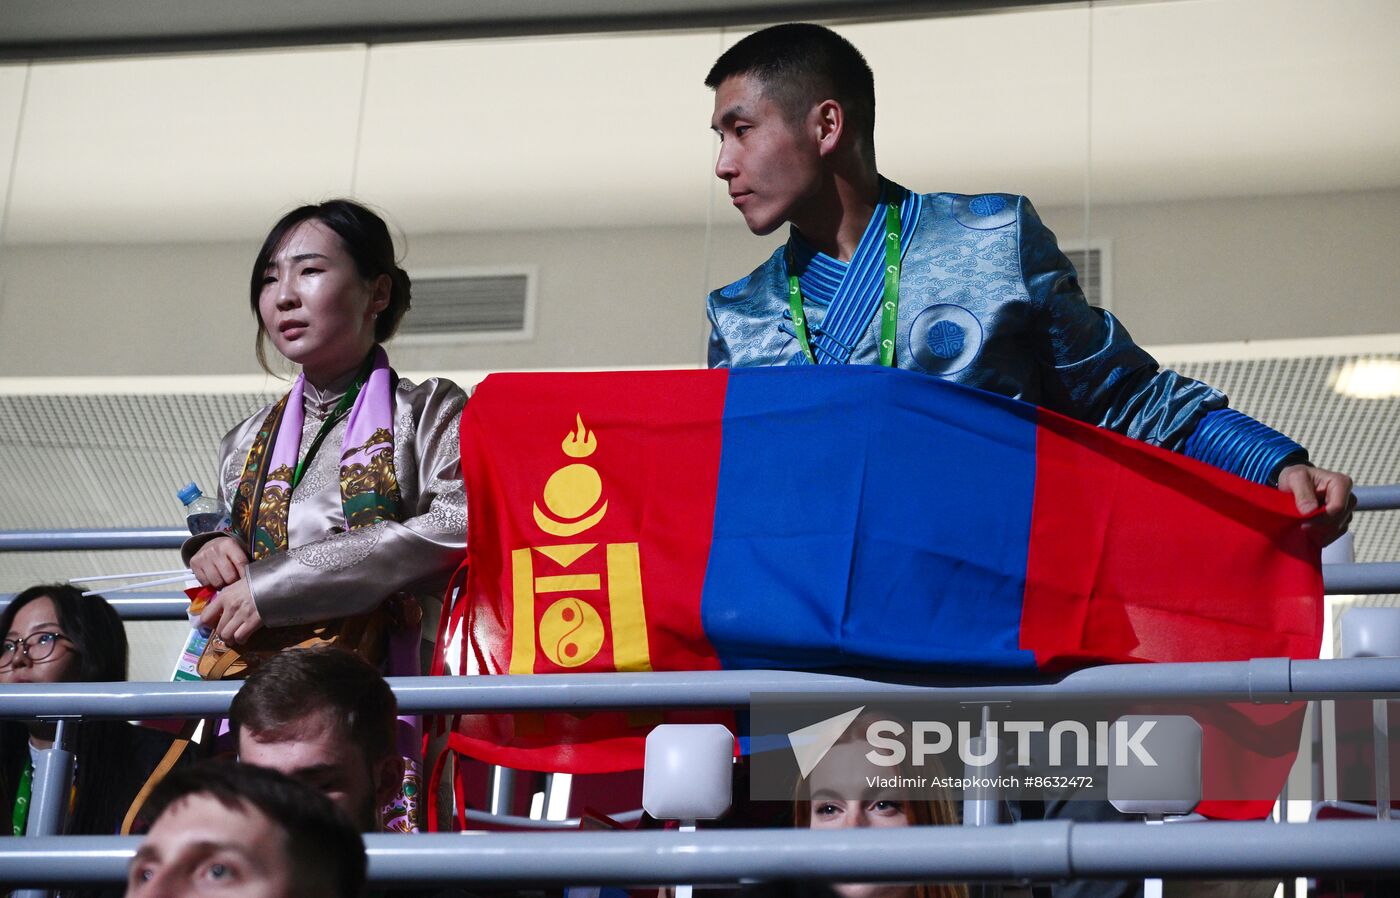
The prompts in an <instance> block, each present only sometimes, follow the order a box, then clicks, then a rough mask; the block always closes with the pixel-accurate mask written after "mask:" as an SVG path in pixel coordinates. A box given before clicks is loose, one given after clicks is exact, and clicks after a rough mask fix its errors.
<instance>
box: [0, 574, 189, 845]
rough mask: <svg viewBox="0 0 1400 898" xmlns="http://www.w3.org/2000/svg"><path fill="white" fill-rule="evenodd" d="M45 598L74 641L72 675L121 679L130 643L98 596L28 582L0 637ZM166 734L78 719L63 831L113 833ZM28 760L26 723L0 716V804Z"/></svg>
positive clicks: (7, 801) (0, 620)
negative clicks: (73, 780)
mask: <svg viewBox="0 0 1400 898" xmlns="http://www.w3.org/2000/svg"><path fill="white" fill-rule="evenodd" d="M42 598H48V599H49V600H50V601H52V602H53V607H54V611H55V612H56V615H55V616H56V617H57V618H58V620H57V621H55V623H57V624H58V625H59V627H60V628H61V629H62V630H63V632H64V635H66V636H67V637H68V638H69V639H70V640H72V644H73V650H74V651H75V652H77V653H78V657H79V664H78V668H77V672H76V673H75V675H74V679H75V681H78V682H89V683H104V682H120V681H122V680H125V679H126V666H127V642H126V631H125V630H124V629H123V628H122V622H121V618H120V617H119V616H118V615H117V612H116V610H115V609H114V608H112V606H111V605H109V604H107V600H106V599H104V598H102V597H101V596H97V595H93V596H85V595H83V594H82V592H81V591H80V590H78V589H75V588H74V587H72V586H68V585H66V584H61V583H55V584H47V585H42V586H31V587H30V588H29V589H26V590H25V591H24V592H21V593H20V594H18V595H16V596H15V597H14V599H12V600H11V601H10V604H9V605H7V606H6V607H5V609H4V610H3V611H0V636H3V635H4V634H5V633H8V632H10V629H11V627H12V626H13V624H14V619H15V615H16V614H17V613H18V612H19V610H20V609H21V608H23V607H24V606H26V605H28V604H30V603H31V602H35V601H37V600H39V599H42ZM169 742H170V739H169V737H166V736H164V735H163V734H157V733H152V732H149V731H141V732H138V728H137V727H133V726H131V725H130V724H128V723H126V722H125V721H121V720H90V721H83V722H82V723H80V724H79V725H78V727H77V738H75V739H73V740H72V742H71V745H72V748H73V751H74V754H75V755H76V756H77V768H76V769H77V779H78V782H77V786H78V789H77V802H76V804H75V805H74V807H73V813H72V814H71V815H69V819H68V823H67V826H66V831H67V832H69V833H74V834H82V835H111V834H113V833H115V832H116V831H117V828H118V827H119V826H120V825H121V823H122V820H123V818H124V817H125V815H126V811H127V809H128V808H129V807H130V806H131V802H132V799H133V798H134V797H135V792H136V790H137V789H138V788H139V786H140V784H141V781H143V780H144V778H145V776H146V775H147V774H149V773H150V771H151V768H152V767H153V766H154V761H153V760H152V759H151V758H150V756H151V755H152V754H153V753H154V754H156V757H155V759H154V760H159V754H160V753H161V752H162V751H163V746H168V745H169ZM28 763H29V728H28V726H27V725H25V724H24V723H20V722H16V721H4V722H0V808H5V809H8V808H12V807H14V802H15V792H16V790H17V788H18V783H19V779H20V776H21V775H22V774H23V772H24V768H25V766H26V765H27V764H28Z"/></svg>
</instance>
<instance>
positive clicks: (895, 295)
mask: <svg viewBox="0 0 1400 898" xmlns="http://www.w3.org/2000/svg"><path fill="white" fill-rule="evenodd" d="M899 227H900V225H899V206H898V205H896V204H895V203H889V204H887V205H886V206H885V288H884V293H883V295H882V296H881V298H880V364H881V365H884V366H885V367H886V368H893V367H894V333H895V324H896V323H897V319H898V317H899V266H900V262H899ZM791 272H792V266H791V264H789V266H788V305H789V306H790V307H791V308H792V330H793V333H794V334H796V335H797V342H798V344H799V345H800V346H801V347H802V352H803V353H804V354H806V356H807V360H808V361H809V362H811V363H812V364H813V365H815V364H816V363H817V357H816V355H815V354H813V352H812V340H811V338H810V337H809V336H808V335H807V316H806V314H804V313H803V311H802V287H801V285H800V284H799V283H798V282H797V275H795V274H792V273H791Z"/></svg>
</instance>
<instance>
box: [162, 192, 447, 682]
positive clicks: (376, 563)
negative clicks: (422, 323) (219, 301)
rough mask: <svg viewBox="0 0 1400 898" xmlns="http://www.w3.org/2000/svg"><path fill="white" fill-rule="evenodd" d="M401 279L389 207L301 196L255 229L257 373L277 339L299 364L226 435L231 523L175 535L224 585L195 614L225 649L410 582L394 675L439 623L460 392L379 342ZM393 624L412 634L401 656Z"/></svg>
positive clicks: (412, 669) (382, 597)
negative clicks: (278, 393) (258, 233)
mask: <svg viewBox="0 0 1400 898" xmlns="http://www.w3.org/2000/svg"><path fill="white" fill-rule="evenodd" d="M409 291H410V282H409V277H408V274H407V273H406V272H404V271H403V269H402V268H400V267H399V266H398V264H397V261H396V259H395V255H394V246H393V241H392V239H391V237H390V236H389V231H388V228H387V227H386V226H385V224H384V222H383V220H382V219H380V217H379V216H377V215H375V214H374V213H373V212H371V211H369V210H368V209H366V208H364V207H363V206H360V205H358V204H356V203H353V202H350V201H348V200H331V201H329V202H326V203H322V204H320V205H315V206H302V207H301V208H299V209H295V210H293V211H292V212H289V213H287V214H286V215H284V216H283V217H282V219H281V220H280V221H278V222H277V224H276V225H275V226H274V227H273V228H272V230H271V232H269V233H268V235H267V239H266V240H264V241H263V246H262V249H261V250H260V251H259V252H258V255H257V259H256V261H255V262H254V264H253V272H252V280H251V284H250V290H249V304H250V306H251V308H252V311H253V315H254V317H255V318H256V319H257V322H258V338H257V355H258V359H259V361H260V362H262V363H263V367H264V369H266V368H267V364H266V356H265V351H266V343H267V342H268V341H270V342H271V343H272V345H273V346H274V347H275V348H276V350H277V351H278V352H279V353H280V354H281V355H282V356H283V357H284V358H286V359H287V360H288V361H290V362H293V363H295V364H298V365H300V366H301V374H300V375H299V376H298V377H297V378H296V380H295V382H294V383H293V384H292V387H291V389H290V390H289V391H288V393H287V394H286V395H285V396H283V397H282V399H280V400H279V401H278V402H276V403H274V404H272V405H269V406H267V407H264V408H262V409H259V410H258V411H257V412H255V413H253V414H252V415H251V416H250V417H249V418H248V419H247V420H245V421H243V422H242V423H241V424H239V425H238V426H237V427H235V428H234V429H233V430H232V431H230V432H229V434H228V436H226V437H225V438H224V441H223V444H222V445H221V446H220V450H219V458H220V471H221V472H222V474H221V477H220V493H221V496H222V498H223V499H224V501H225V503H226V504H227V506H228V507H229V508H230V509H231V515H232V526H231V528H230V529H229V530H227V531H225V532H221V533H215V534H205V535H201V536H196V537H192V538H191V539H190V540H188V541H187V542H186V543H185V546H184V557H185V559H186V560H187V561H188V563H189V565H190V568H191V569H192V570H193V571H194V573H195V576H196V577H198V578H199V581H200V582H201V583H203V584H204V585H206V586H208V587H211V588H213V589H216V590H218V593H217V595H216V596H215V597H214V598H213V599H212V600H210V602H209V604H208V606H207V607H206V608H205V609H204V611H203V614H202V618H201V620H202V623H204V624H205V625H207V626H209V627H211V628H212V630H213V634H212V636H211V642H212V641H215V640H220V641H223V642H225V643H227V644H228V645H231V646H235V647H236V646H237V645H239V644H240V643H243V642H245V641H246V640H247V639H248V638H249V637H250V636H252V635H253V634H254V633H256V632H257V631H258V630H259V629H261V628H263V627H285V626H292V625H297V624H307V623H313V622H320V621H328V620H335V619H339V618H345V617H350V616H353V615H358V614H362V613H365V612H369V611H372V610H373V609H375V608H377V607H379V606H380V605H381V603H383V602H385V601H386V600H388V599H390V598H391V597H396V596H400V597H402V596H406V595H407V596H413V597H416V599H417V601H416V602H413V601H408V602H404V601H396V602H395V603H394V607H395V609H396V611H397V612H398V617H399V618H400V620H399V621H398V625H399V627H400V638H399V639H398V640H396V642H397V645H398V648H399V650H398V651H395V649H394V647H393V646H392V645H391V649H390V651H391V656H392V657H391V659H390V662H389V666H388V670H387V673H389V674H391V675H410V674H416V673H418V672H419V667H418V664H419V660H420V657H419V656H420V652H418V651H413V650H412V649H414V648H419V647H420V646H421V643H420V641H419V634H420V633H421V634H426V635H427V636H428V637H429V638H431V636H432V635H433V634H435V632H436V623H437V617H438V610H439V607H440V601H441V600H440V597H441V594H442V590H443V587H444V586H445V584H446V581H447V578H448V577H449V575H450V574H451V573H452V571H453V570H454V569H455V568H456V566H457V564H458V563H459V562H460V560H461V556H462V552H463V550H464V547H465V542H466V529H467V528H466V497H465V494H464V493H463V491H462V477H461V464H460V460H459V448H458V420H459V418H460V417H461V411H462V406H463V404H464V403H465V401H466V395H465V393H463V391H462V390H461V388H460V387H458V386H457V385H456V384H454V383H452V382H451V381H448V380H443V379H441V378H430V379H428V380H426V381H424V382H423V383H421V384H415V383H413V382H411V381H409V380H406V379H402V378H400V377H399V376H398V375H397V374H395V373H394V371H393V369H392V368H390V367H389V362H388V357H387V355H386V354H385V352H384V349H383V347H382V346H381V344H382V343H384V342H385V341H387V340H388V339H389V338H390V337H392V336H393V334H394V332H395V330H396V329H397V328H398V325H399V321H400V320H401V319H402V318H403V315H404V313H405V312H406V311H408V307H409ZM405 609H407V613H404V612H405ZM417 609H421V613H418V611H417ZM419 617H421V621H420V620H419V619H417V618H419ZM404 618H407V619H404ZM404 628H409V629H410V630H412V632H413V634H414V636H413V638H412V639H411V640H410V641H408V645H409V646H410V649H409V650H408V651H407V652H405V651H403V645H404V643H405V640H404V639H403V638H402V630H403V629H404ZM420 628H421V629H420ZM216 644H217V643H216ZM405 656H410V657H405Z"/></svg>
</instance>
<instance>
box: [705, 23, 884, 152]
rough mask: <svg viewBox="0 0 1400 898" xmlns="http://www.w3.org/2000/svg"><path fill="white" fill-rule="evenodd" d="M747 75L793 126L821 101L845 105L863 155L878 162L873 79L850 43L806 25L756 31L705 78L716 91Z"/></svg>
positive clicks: (793, 24)
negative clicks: (725, 82) (729, 80)
mask: <svg viewBox="0 0 1400 898" xmlns="http://www.w3.org/2000/svg"><path fill="white" fill-rule="evenodd" d="M743 75H749V76H752V77H753V78H755V79H756V80H757V81H758V82H759V84H761V85H762V86H763V92H764V95H765V96H767V97H768V99H770V100H772V101H773V102H774V103H776V104H777V106H778V108H779V109H781V110H782V112H783V116H784V118H786V119H787V121H788V122H789V123H790V124H794V125H795V124H799V123H801V122H802V120H803V118H804V117H805V116H806V115H807V113H808V112H809V111H810V110H811V108H812V107H813V106H815V105H816V104H817V103H820V102H821V101H822V100H836V101H837V102H838V103H840V104H841V108H842V110H844V111H845V113H846V119H847V121H848V122H849V123H850V125H851V128H852V130H853V131H854V132H855V134H856V136H857V137H859V138H860V143H861V144H862V145H863V147H864V151H865V155H866V156H867V157H868V158H869V159H870V160H871V161H873V160H874V158H875V76H874V75H872V74H871V72H870V65H869V64H868V63H866V61H865V57H864V56H862V55H861V54H860V51H859V50H857V49H856V48H855V47H854V46H853V45H852V44H851V42H850V41H848V40H846V39H845V38H844V37H842V36H841V35H839V34H837V33H836V32H834V31H832V30H831V29H829V28H823V27H822V26H820V25H812V24H808V23H805V22H794V23H790V24H787V25H774V26H773V27H771V28H765V29H763V30H762V31H755V32H754V33H753V34H750V35H749V36H748V37H746V38H744V39H743V40H741V41H739V42H738V43H737V44H735V45H734V46H732V47H730V48H729V49H728V50H726V51H725V52H724V54H723V55H722V56H720V58H719V59H718V60H717V61H716V62H715V64H714V66H713V67H711V69H710V74H708V75H706V76H705V86H706V87H710V88H718V87H719V86H720V84H722V83H724V81H725V80H726V79H728V78H733V77H736V76H743Z"/></svg>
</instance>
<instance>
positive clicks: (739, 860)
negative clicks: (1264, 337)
mask: <svg viewBox="0 0 1400 898" xmlns="http://www.w3.org/2000/svg"><path fill="white" fill-rule="evenodd" d="M139 843H140V840H139V839H136V838H133V837H121V836H66V837H36V838H28V839H6V840H3V844H0V882H6V883H12V884H24V885H34V886H49V885H58V884H72V885H87V884H95V883H104V882H117V881H120V880H122V879H124V878H125V875H126V866H127V864H128V863H129V862H130V859H131V857H132V855H133V853H134V852H135V849H136V847H137V845H138V844H139ZM365 847H366V850H367V853H368V855H369V875H370V879H371V881H372V882H374V883H376V884H392V883H398V884H404V885H408V884H429V883H436V884H442V883H449V882H460V883H484V882H493V883H500V884H507V885H523V884H532V885H540V886H561V885H578V884H580V883H589V884H595V885H613V884H616V885H628V884H631V885H640V884H644V883H646V884H664V883H675V882H689V883H715V884H718V883H734V882H738V881H739V880H753V879H757V880H785V879H803V880H826V881H838V882H849V881H852V880H856V881H859V882H875V881H885V882H907V881H927V880H950V881H976V880H991V881H995V880H1009V879H1015V880H1035V881H1047V880H1062V879H1096V878H1097V879H1107V878H1124V877H1132V878H1137V877H1142V876H1153V877H1157V876H1161V877H1214V878H1239V877H1255V876H1304V875H1377V874H1379V875H1388V874H1393V873H1396V872H1400V825H1397V824H1395V823H1376V822H1371V821H1353V820H1340V821H1325V822H1313V823H1293V824H1273V823H1238V822H1205V823H1192V824H1189V825H1182V826H1153V827H1148V826H1143V825H1140V824H1133V823H1071V822H1069V821H1035V822H1028V823H1018V824H1015V825H1013V826H1001V827H986V828H975V827H956V826H937V827H907V828H896V829H844V830H840V831H820V830H798V829H745V830H701V831H699V832H676V831H671V832H654V831H652V832H579V833H493V834H491V836H490V838H485V839H483V838H470V837H464V836H462V835H454V834H448V833H437V834H422V835H414V836H407V837H405V836H402V835H390V834H370V835H366V836H365ZM542 857H547V858H549V862H548V863H546V864H542V863H540V858H542Z"/></svg>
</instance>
